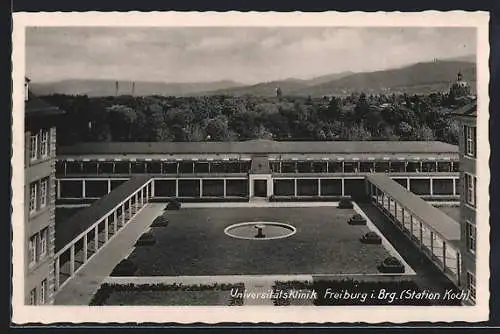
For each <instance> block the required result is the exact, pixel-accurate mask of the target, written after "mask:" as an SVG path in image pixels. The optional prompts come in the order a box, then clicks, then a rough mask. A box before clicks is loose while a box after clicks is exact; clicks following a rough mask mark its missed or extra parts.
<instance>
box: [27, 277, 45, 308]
mask: <svg viewBox="0 0 500 334" xmlns="http://www.w3.org/2000/svg"><path fill="white" fill-rule="evenodd" d="M48 292H49V283H48V281H47V279H44V280H43V281H42V282H41V283H40V290H39V291H37V288H34V289H32V290H31V291H30V305H42V304H46V303H47V297H48Z"/></svg>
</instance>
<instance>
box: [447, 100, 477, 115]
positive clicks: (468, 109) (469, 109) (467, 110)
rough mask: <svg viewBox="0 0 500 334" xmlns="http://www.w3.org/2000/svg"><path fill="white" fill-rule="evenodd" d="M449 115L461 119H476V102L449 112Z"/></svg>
mask: <svg viewBox="0 0 500 334" xmlns="http://www.w3.org/2000/svg"><path fill="white" fill-rule="evenodd" d="M451 114H452V115H455V116H462V117H477V103H476V102H473V103H469V104H467V105H465V106H463V107H460V108H458V109H457V110H455V111H453V112H451Z"/></svg>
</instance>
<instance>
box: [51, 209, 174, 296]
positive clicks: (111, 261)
mask: <svg viewBox="0 0 500 334" xmlns="http://www.w3.org/2000/svg"><path fill="white" fill-rule="evenodd" d="M164 207H165V204H164V203H150V204H147V205H145V206H144V207H143V208H142V209H141V211H140V212H139V213H138V214H137V215H136V216H135V217H134V218H133V219H132V220H131V221H130V222H129V223H127V225H126V226H125V227H124V228H123V229H122V230H121V231H120V232H119V233H118V235H117V236H116V238H113V239H112V240H110V241H109V242H108V243H107V244H106V245H104V246H103V248H102V250H100V251H99V254H98V255H97V256H95V257H93V258H92V259H90V260H89V262H88V263H87V264H86V265H85V267H83V268H81V269H80V270H79V271H78V273H77V274H76V275H75V277H73V278H72V279H71V280H70V281H68V282H67V284H66V285H65V286H64V287H62V289H61V290H59V291H58V292H57V294H56V296H55V302H54V304H56V305H88V304H89V303H90V301H91V300H92V297H93V295H94V294H95V293H96V292H97V290H98V289H99V287H100V286H101V283H102V281H103V280H104V279H105V278H106V277H107V276H108V275H109V274H110V273H111V271H112V270H113V268H114V267H115V266H116V264H117V263H118V262H120V261H121V260H122V259H123V258H125V257H126V256H127V255H128V254H130V250H131V249H132V247H133V246H134V244H135V242H136V241H137V239H138V238H139V236H140V235H141V234H142V233H144V231H145V230H147V229H148V228H149V225H150V224H151V222H152V221H153V219H154V218H156V217H157V216H158V215H159V214H160V213H161V212H162V211H163V208H164Z"/></svg>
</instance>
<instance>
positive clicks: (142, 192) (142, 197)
mask: <svg viewBox="0 0 500 334" xmlns="http://www.w3.org/2000/svg"><path fill="white" fill-rule="evenodd" d="M143 205H144V187H142V188H141V207H142V206H143Z"/></svg>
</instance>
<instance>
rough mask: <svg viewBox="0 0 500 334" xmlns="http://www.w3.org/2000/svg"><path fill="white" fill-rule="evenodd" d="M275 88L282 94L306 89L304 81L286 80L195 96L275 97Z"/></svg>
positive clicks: (213, 91)
mask: <svg viewBox="0 0 500 334" xmlns="http://www.w3.org/2000/svg"><path fill="white" fill-rule="evenodd" d="M277 87H280V88H281V90H282V91H284V92H290V91H295V90H298V89H301V88H306V87H307V84H306V82H305V81H303V80H299V79H286V80H278V81H270V82H263V83H258V84H256V85H251V86H243V87H234V88H227V89H218V90H212V91H205V92H199V93H197V94H196V95H232V96H243V95H255V96H275V95H276V88H277Z"/></svg>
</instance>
